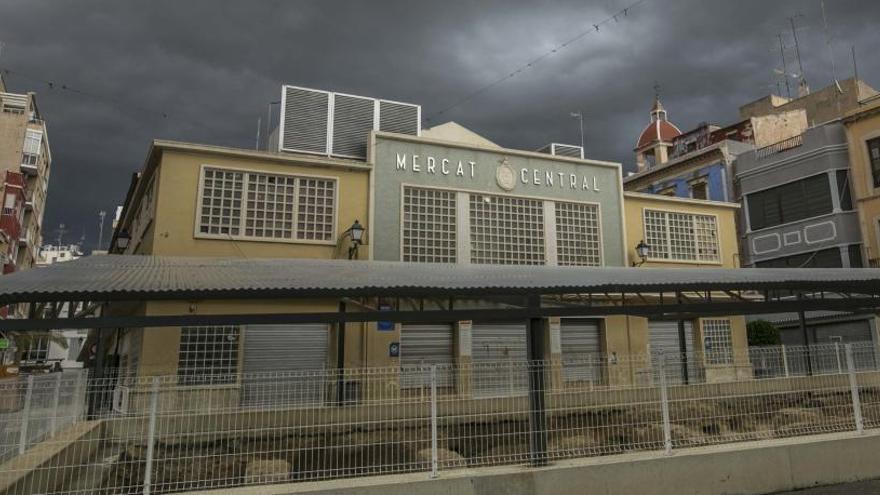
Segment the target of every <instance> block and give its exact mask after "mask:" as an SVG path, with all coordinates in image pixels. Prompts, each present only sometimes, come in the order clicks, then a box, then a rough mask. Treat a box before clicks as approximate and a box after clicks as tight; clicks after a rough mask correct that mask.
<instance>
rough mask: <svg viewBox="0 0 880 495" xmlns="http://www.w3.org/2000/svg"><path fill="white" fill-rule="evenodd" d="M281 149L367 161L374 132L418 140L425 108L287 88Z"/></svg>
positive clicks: (282, 121)
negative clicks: (407, 135)
mask: <svg viewBox="0 0 880 495" xmlns="http://www.w3.org/2000/svg"><path fill="white" fill-rule="evenodd" d="M281 100H282V103H281V116H280V122H281V131H280V136H281V139H280V140H279V142H278V143H277V148H276V147H275V146H273V148H272V149H277V150H278V151H287V152H294V153H314V154H320V155H328V156H338V157H343V158H355V159H366V157H367V140H368V139H369V136H370V131H371V130H380V131H385V132H394V133H398V134H409V135H413V136H418V135H419V134H420V133H421V107H420V106H418V105H412V104H409V103H398V102H393V101H387V100H378V99H375V98H367V97H363V96H354V95H346V94H342V93H331V92H327V91H320V90H315V89H308V88H299V87H296V86H284V87H283V88H282V96H281Z"/></svg>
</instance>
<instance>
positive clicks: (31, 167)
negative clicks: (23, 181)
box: [21, 153, 40, 176]
mask: <svg viewBox="0 0 880 495" xmlns="http://www.w3.org/2000/svg"><path fill="white" fill-rule="evenodd" d="M21 172H22V173H23V174H25V175H31V176H36V175H37V174H39V172H40V155H33V154H30V153H23V154H22V156H21Z"/></svg>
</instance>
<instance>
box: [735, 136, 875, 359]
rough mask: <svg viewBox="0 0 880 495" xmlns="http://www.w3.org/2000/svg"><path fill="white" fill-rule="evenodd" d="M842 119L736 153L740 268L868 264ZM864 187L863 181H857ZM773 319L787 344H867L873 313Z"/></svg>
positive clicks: (859, 265)
mask: <svg viewBox="0 0 880 495" xmlns="http://www.w3.org/2000/svg"><path fill="white" fill-rule="evenodd" d="M849 150H850V148H849V146H848V143H847V136H846V131H845V128H844V125H843V124H842V123H840V122H839V121H832V122H830V123H827V124H824V125H821V126H817V127H811V128H810V129H807V130H806V131H805V132H804V133H803V134H801V135H799V136H795V137H794V138H791V139H788V140H785V141H782V142H780V143H776V144H774V145H771V146H768V147H765V148H761V149H758V150H755V151H754V152H750V153H746V154H742V155H740V156H739V157H738V158H737V170H738V173H737V181H738V183H739V189H740V192H741V194H742V196H741V200H742V204H743V208H742V212H743V222H742V225H743V227H744V231H743V233H742V245H743V265H744V266H748V267H756V268H765V267H770V268H811V267H812V268H861V267H863V266H865V259H864V251H863V243H862V239H863V237H862V231H861V228H860V222H859V212H858V202H857V201H856V200H855V199H854V196H853V191H854V190H858V188H859V186H858V183H859V181H858V180H854V175H853V174H852V173H851V172H850V151H849ZM862 189H864V186H862ZM806 316H807V328H806V329H802V328H800V321H799V320H798V318H797V315H777V316H776V317H770V319H771V320H772V321H774V322H775V323H777V325H778V326H780V328H781V329H782V337H783V342H784V343H786V344H804V343H810V344H813V343H829V342H851V341H871V340H873V339H874V338H875V335H876V327H877V323H876V318H875V317H874V315H853V314H848V313H822V314H811V313H808V314H807V315H806Z"/></svg>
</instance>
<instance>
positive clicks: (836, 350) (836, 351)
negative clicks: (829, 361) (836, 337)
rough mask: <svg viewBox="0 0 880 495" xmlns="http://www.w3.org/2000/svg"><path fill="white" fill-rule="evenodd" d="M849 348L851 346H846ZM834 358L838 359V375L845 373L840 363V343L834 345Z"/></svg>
mask: <svg viewBox="0 0 880 495" xmlns="http://www.w3.org/2000/svg"><path fill="white" fill-rule="evenodd" d="M846 345H847V346H849V344H846ZM834 357H836V358H837V373H838V374H839V373H843V366H842V365H841V363H840V342H835V343H834Z"/></svg>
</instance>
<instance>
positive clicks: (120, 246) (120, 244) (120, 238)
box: [116, 229, 131, 254]
mask: <svg viewBox="0 0 880 495" xmlns="http://www.w3.org/2000/svg"><path fill="white" fill-rule="evenodd" d="M129 242H131V234H129V233H128V230H125V229H122V231H121V232H119V234H117V235H116V249H117V250H118V251H119V253H120V254H122V253H124V252H125V250H126V249H127V248H128V244H129Z"/></svg>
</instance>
